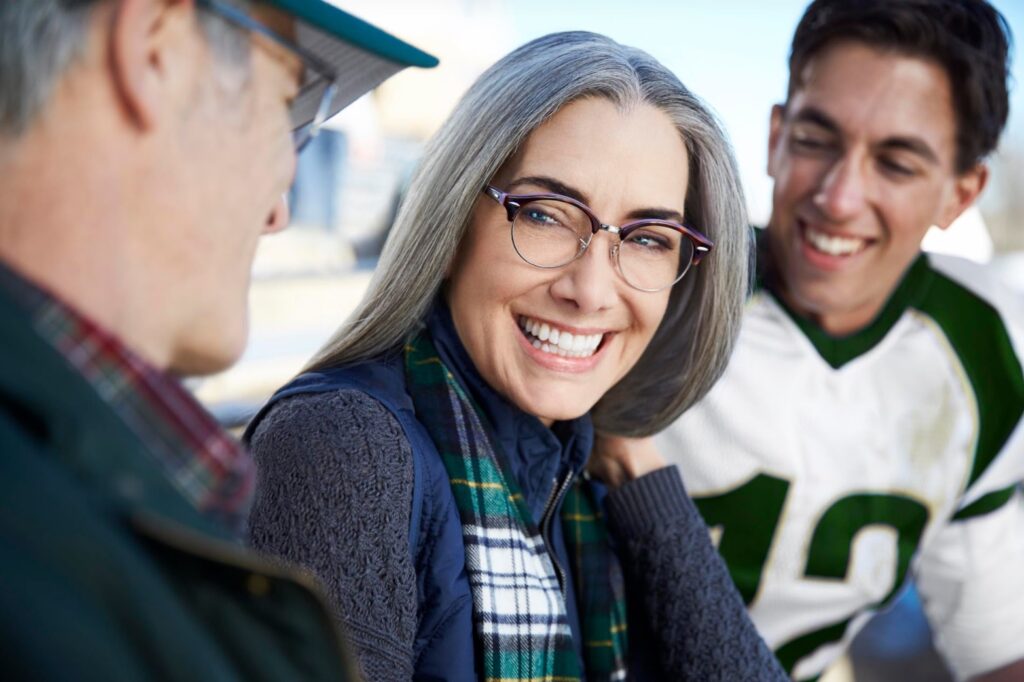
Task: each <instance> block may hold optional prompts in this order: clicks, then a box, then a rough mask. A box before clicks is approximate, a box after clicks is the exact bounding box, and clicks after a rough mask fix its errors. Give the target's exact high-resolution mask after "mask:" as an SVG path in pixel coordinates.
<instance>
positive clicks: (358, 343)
mask: <svg viewBox="0 0 1024 682" xmlns="http://www.w3.org/2000/svg"><path fill="white" fill-rule="evenodd" d="M583 97H602V98H605V99H608V100H610V101H611V102H613V103H615V104H616V105H617V106H619V107H622V108H623V109H628V108H629V107H631V106H635V105H636V104H638V103H641V102H646V103H649V104H651V105H653V106H655V107H657V108H658V109H660V110H661V111H663V112H665V113H666V114H667V115H668V116H669V118H670V119H671V120H672V121H673V122H674V123H675V125H676V127H677V128H678V130H679V134H680V135H681V136H682V138H683V139H684V141H685V143H686V147H687V151H688V153H689V157H690V158H689V164H690V179H689V187H685V188H684V187H681V188H680V191H685V192H686V202H685V206H684V210H685V215H686V218H687V221H688V222H690V223H691V224H693V225H694V226H695V227H697V229H699V230H701V231H703V232H704V233H705V234H707V235H708V236H709V237H710V238H711V239H712V240H713V241H714V242H715V248H714V250H713V251H712V253H711V254H710V256H709V257H707V258H705V259H704V261H702V262H701V264H700V265H699V266H698V267H696V268H694V269H692V270H691V271H690V272H689V273H688V274H687V275H686V277H685V278H683V280H682V281H681V282H679V283H678V284H676V285H675V286H674V287H673V289H672V292H671V295H670V298H669V304H668V309H667V311H666V313H665V317H664V319H663V320H662V321H661V324H660V326H659V327H658V330H657V331H656V332H655V335H654V337H653V338H652V340H651V343H650V344H649V345H648V347H647V349H646V351H645V352H644V354H643V355H642V356H641V358H640V360H639V361H638V362H637V364H636V365H635V366H634V367H633V368H632V370H631V371H630V372H629V373H628V374H626V376H624V377H623V378H622V380H620V381H619V382H618V383H617V384H616V385H615V386H613V387H612V388H611V389H610V390H609V391H608V392H607V393H606V394H605V395H604V397H603V398H602V399H601V400H600V401H599V402H598V403H597V405H596V406H595V407H594V409H593V410H592V412H591V414H592V416H593V419H594V424H595V427H596V428H597V429H598V430H599V431H601V432H604V433H616V434H622V435H632V436H641V435H649V434H652V433H656V432H657V431H659V430H661V429H662V428H664V427H665V426H667V425H668V424H669V423H671V422H672V421H673V420H674V419H675V418H676V417H678V416H679V415H680V414H682V412H683V411H684V410H686V409H687V408H688V407H689V406H690V405H692V404H693V403H694V402H696V401H697V400H699V399H700V398H701V397H702V396H703V395H704V394H705V393H706V392H707V391H708V390H709V389H710V388H711V386H712V385H713V384H714V382H715V381H716V380H717V379H718V377H719V376H720V375H721V373H722V371H723V370H724V368H725V364H726V362H727V360H728V358H729V354H730V352H731V349H732V345H733V341H734V339H735V336H736V333H737V331H738V327H739V322H740V315H741V313H742V308H743V303H744V299H745V296H746V292H747V281H748V277H749V269H750V257H751V256H750V253H751V250H750V230H749V227H748V223H747V218H746V209H745V203H744V198H743V191H742V189H741V187H740V182H739V178H738V174H737V170H736V164H735V160H734V159H733V155H732V149H731V147H730V145H729V142H728V141H727V139H726V136H725V134H724V132H723V130H722V128H721V127H720V125H719V124H718V122H717V121H716V120H715V117H714V116H713V115H712V114H711V112H710V111H709V110H708V108H707V107H706V106H705V105H704V104H703V103H702V102H701V101H700V100H699V99H698V98H697V97H695V96H694V95H693V94H692V93H691V92H690V91H689V90H687V88H686V87H685V86H684V85H683V84H682V83H680V82H679V79H678V78H676V77H675V76H674V75H673V74H672V73H671V72H670V71H668V69H666V68H665V67H664V66H662V65H661V64H660V63H659V62H658V61H656V60H655V59H654V58H652V57H651V56H650V55H648V54H647V53H645V52H643V51H641V50H638V49H635V48H631V47H626V46H623V45H620V44H618V43H616V42H615V41H613V40H611V39H609V38H607V37H605V36H602V35H597V34H594V33H587V32H580V31H574V32H567V33H554V34H551V35H547V36H544V37H542V38H538V39H536V40H533V41H532V42H529V43H527V44H526V45H523V46H522V47H520V48H518V49H517V50H515V51H513V52H512V53H510V54H509V55H507V56H505V57H504V58H502V59H501V60H500V61H498V62H497V63H496V64H494V66H492V67H491V68H490V69H488V70H487V71H486V72H485V73H484V74H483V75H482V76H480V78H479V79H477V81H476V82H475V83H474V84H473V85H472V87H470V89H469V90H468V91H467V92H466V94H465V95H464V96H463V98H462V99H461V101H460V102H459V103H458V105H457V106H456V107H455V110H454V111H453V112H452V114H451V115H450V116H449V118H448V119H447V121H446V122H445V123H444V125H443V126H442V127H441V129H440V130H439V131H438V132H437V133H436V134H435V135H434V137H433V138H432V139H431V141H430V142H429V144H428V145H427V147H426V149H425V151H424V153H423V159H422V161H421V162H420V165H419V167H418V169H417V171H416V173H415V175H414V176H413V179H412V181H411V183H410V186H409V189H408V193H407V195H406V197H405V200H404V202H403V204H402V207H401V209H400V210H399V212H398V215H397V217H396V218H395V222H394V225H393V226H392V229H391V233H390V235H389V236H388V239H387V242H386V243H385V245H384V250H383V252H382V254H381V257H380V261H379V263H378V265H377V269H376V272H375V273H374V276H373V278H372V280H371V282H370V285H369V290H368V291H367V293H366V296H365V297H364V298H363V300H362V302H361V303H360V304H359V306H358V307H357V308H356V310H355V312H354V313H353V314H352V316H351V317H349V319H348V320H346V322H345V323H344V324H343V325H342V327H341V328H340V329H339V330H338V331H337V332H336V333H335V334H334V336H333V337H332V338H331V339H330V340H329V341H328V342H327V344H326V345H325V346H324V347H323V348H322V349H321V350H320V351H319V352H318V353H317V355H316V356H315V357H314V358H313V360H312V361H311V362H310V364H309V366H308V367H307V370H315V369H323V368H327V367H335V366H340V365H345V364H350V363H357V362H361V361H365V360H368V359H370V358H372V357H375V356H379V355H381V354H383V353H386V352H388V351H391V350H394V349H396V348H399V347H401V345H402V344H403V343H404V342H405V341H406V339H407V338H409V337H410V336H411V335H412V334H414V333H415V332H416V331H417V330H418V329H419V328H420V326H421V324H422V321H423V319H424V317H425V316H426V314H427V312H428V311H429V309H430V307H431V305H432V303H433V301H434V299H435V297H436V296H437V295H438V292H439V291H440V288H441V286H442V284H443V281H444V279H445V273H446V271H447V270H448V268H449V265H450V264H451V262H452V259H453V257H454V255H455V253H456V251H457V249H458V248H459V244H460V243H461V241H462V237H463V235H464V234H465V231H466V229H467V227H468V225H469V224H470V218H471V212H472V210H473V206H474V203H475V202H476V201H477V198H478V197H479V196H480V193H481V190H482V188H483V187H484V185H486V184H488V182H490V181H491V179H492V178H493V177H494V176H495V174H496V173H497V172H498V170H499V169H500V168H501V167H502V166H503V165H504V164H505V162H506V161H507V160H508V159H509V158H510V157H511V156H512V155H513V154H514V153H515V151H516V150H517V149H518V148H519V146H520V145H521V144H522V143H523V141H524V140H525V139H526V137H527V136H528V135H529V134H530V133H531V132H532V131H533V130H534V129H536V128H537V127H538V126H539V125H541V124H542V123H543V122H544V121H546V120H547V119H548V118H550V117H551V116H552V115H553V114H554V113H555V112H557V111H558V110H559V109H561V108H562V107H563V106H565V105H566V104H568V103H570V102H573V101H575V100H578V99H580V98H583ZM442 203H443V205H444V207H445V210H443V211H441V210H438V206H439V205H440V204H442Z"/></svg>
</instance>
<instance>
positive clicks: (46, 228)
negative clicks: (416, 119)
mask: <svg viewBox="0 0 1024 682" xmlns="http://www.w3.org/2000/svg"><path fill="white" fill-rule="evenodd" d="M435 62H436V60H434V59H433V58H432V57H430V56H429V55H426V54H424V53H422V52H420V51H418V50H416V49H415V48H413V47H411V46H409V45H406V44H405V43H402V42H401V41H399V40H397V39H395V38H393V37H392V36H390V35H387V34H385V33H382V32H381V31H379V30H377V29H375V28H373V27H372V26H369V25H368V24H365V23H364V22H362V21H360V20H358V19H356V18H355V17H352V16H350V15H348V14H346V13H344V12H342V11H340V10H338V9H336V8H335V7H333V6H332V5H330V4H328V3H326V2H322V1H320V0H265V1H264V2H243V1H240V0H239V1H234V2H228V1H226V0H205V1H204V0H4V2H3V3H2V4H0V176H2V177H3V182H2V183H0V499H2V500H3V504H2V505H0V578H2V581H3V587H2V589H0V661H2V666H3V669H4V673H5V675H11V676H12V677H13V678H18V679H28V678H31V679H55V678H60V679H66V678H68V677H73V678H76V679H82V678H89V679H91V678H96V679H175V680H178V679H180V680H200V679H217V680H227V679H273V680H295V679H304V680H305V679H327V678H330V679H345V678H352V677H353V676H355V675H356V674H357V673H355V672H354V670H353V668H352V667H351V664H350V663H349V662H348V661H349V660H350V659H349V658H348V657H347V656H346V655H345V650H344V644H343V642H342V639H341V638H340V636H339V633H338V631H337V630H336V626H335V625H334V621H333V619H332V618H331V616H330V615H329V614H328V612H327V611H326V610H325V608H324V606H323V603H322V601H321V600H320V598H319V596H318V593H317V590H316V588H315V585H313V584H312V583H311V582H310V581H309V580H308V579H307V578H305V577H304V576H303V575H301V574H298V573H296V572H295V571H294V570H292V569H288V568H284V567H281V566H275V565H271V564H268V563H267V562H266V561H264V560H262V559H260V558H258V557H257V556H255V555H253V554H251V553H249V552H247V551H245V550H243V549H241V548H240V547H239V546H238V545H237V544H236V543H235V540H234V539H235V538H236V537H238V536H239V531H240V530H241V526H242V524H243V523H244V519H245V514H246V508H247V503H248V500H249V496H250V492H251V490H252V487H253V466H252V463H251V460H250V459H249V457H248V455H247V454H246V453H245V452H244V451H243V450H242V449H241V448H240V447H239V446H238V445H237V444H236V443H235V442H234V441H233V440H232V439H231V438H230V437H229V436H228V435H226V434H225V433H223V432H222V431H221V430H220V429H219V428H218V426H217V425H216V424H215V423H214V421H213V420H212V419H211V417H210V416H209V415H208V414H207V413H206V412H205V411H204V410H203V409H202V408H201V407H200V406H199V405H198V404H196V403H195V402H194V401H193V400H192V398H191V397H190V396H189V395H188V394H187V393H186V392H185V391H183V390H182V388H181V386H180V385H179V383H178V382H177V381H176V379H175V378H174V377H175V376H176V375H185V374H201V373H207V372H213V371H216V370H219V369H222V368H224V367H226V366H227V365H229V364H230V363H231V362H232V361H234V360H235V359H236V358H237V357H238V355H239V354H240V352H241V350H242V347H243V345H244V342H245V338H246V331H247V320H246V293H247V289H248V283H249V271H250V266H251V261H252V256H253V252H254V249H255V246H256V241H257V238H258V237H259V236H260V235H261V234H263V233H269V232H274V231H277V230H280V229H282V228H284V227H285V225H286V224H287V222H288V210H287V207H286V205H285V203H284V200H283V199H282V195H283V193H284V192H285V191H286V190H287V188H288V185H289V184H290V182H291V178H292V175H293V172H294V167H295V158H296V153H297V152H298V150H299V149H301V147H302V145H303V144H304V143H305V142H306V141H308V140H309V139H310V138H311V137H312V136H313V135H315V134H316V131H317V128H318V127H319V125H320V123H321V122H322V121H323V120H324V119H325V118H327V117H329V116H331V115H333V114H334V113H336V112H337V111H338V110H339V109H340V108H341V107H343V106H345V105H346V104H348V103H349V102H351V101H352V100H353V99H355V98H356V97H358V96H359V95H361V94H363V93H364V92H366V91H367V90H369V89H371V88H373V87H375V86H376V85H377V84H378V83H380V82H381V81H382V80H384V79H385V78H387V77H388V76H390V75H391V74H393V73H395V72H396V71H398V70H400V69H401V68H403V67H405V66H409V65H416V66H432V65H433V64H434V63H435Z"/></svg>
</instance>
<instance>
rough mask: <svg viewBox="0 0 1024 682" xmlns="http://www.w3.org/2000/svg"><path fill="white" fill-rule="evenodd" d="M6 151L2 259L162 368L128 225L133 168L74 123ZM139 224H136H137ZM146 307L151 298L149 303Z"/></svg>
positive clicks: (1, 170)
mask: <svg viewBox="0 0 1024 682" xmlns="http://www.w3.org/2000/svg"><path fill="white" fill-rule="evenodd" d="M42 125H43V126H44V127H45V131H40V130H30V131H29V132H28V133H26V135H25V136H24V137H23V138H22V139H20V140H19V141H17V142H15V143H13V144H11V143H8V142H4V143H2V144H3V146H4V149H3V151H2V152H0V175H2V176H3V178H4V182H3V183H0V259H2V260H3V261H4V263H5V264H6V265H7V266H8V267H10V268H11V269H12V270H14V271H15V272H16V273H17V274H19V275H21V276H23V277H25V278H26V279H28V280H30V281H32V282H33V283H35V284H37V285H38V286H41V287H42V288H44V289H46V290H48V291H49V292H51V293H52V294H53V295H55V296H57V297H58V298H60V299H61V300H62V301H63V302H65V303H66V304H68V305H70V306H72V307H73V308H74V309H75V310H77V311H78V312H79V313H80V314H82V315H84V316H86V317H88V318H89V319H90V320H92V321H93V322H95V323H96V324H98V325H100V326H102V327H103V328H104V329H106V330H107V331H109V332H110V333H112V334H115V335H116V336H118V337H119V338H121V340H122V341H123V342H124V343H125V344H126V345H128V346H129V347H131V348H133V349H134V350H135V351H136V352H138V353H140V354H141V355H142V356H143V357H145V358H146V359H147V360H149V361H150V362H151V363H153V364H154V365H155V366H157V367H165V366H166V365H167V361H168V357H167V354H168V353H167V350H166V349H164V348H162V347H160V344H153V343H149V342H147V339H160V338H161V336H160V331H159V330H156V329H148V328H147V324H146V323H147V320H149V319H151V318H152V315H151V314H147V311H146V309H145V305H144V304H145V301H146V297H147V296H151V295H152V294H153V293H154V292H149V291H146V290H145V289H146V287H145V286H144V283H145V282H146V281H147V279H146V277H145V272H144V268H141V266H140V264H139V262H138V261H139V259H138V258H133V254H132V253H131V250H132V245H131V242H130V240H128V239H126V238H125V237H124V235H126V234H129V233H128V232H127V231H126V230H127V229H128V228H129V227H131V224H132V215H133V198H132V191H131V178H130V173H131V169H129V168H126V167H125V166H124V165H121V164H118V163H116V162H111V161H110V156H111V155H110V150H109V149H108V150H107V152H108V155H107V156H104V155H103V150H100V149H97V148H95V147H93V148H90V147H89V145H88V144H87V143H83V137H87V136H83V135H78V132H79V131H78V130H76V126H75V121H66V122H56V121H47V122H44V123H43V124H42ZM136 227H137V226H136ZM148 300H149V301H152V300H155V299H153V298H149V299H148Z"/></svg>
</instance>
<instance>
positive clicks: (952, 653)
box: [917, 487, 1024, 680]
mask: <svg viewBox="0 0 1024 682" xmlns="http://www.w3.org/2000/svg"><path fill="white" fill-rule="evenodd" d="M917 583H918V589H919V591H920V594H921V599H922V603H923V605H924V609H925V613H926V614H927V616H928V620H929V622H930V623H931V626H932V629H933V631H934V635H935V642H936V645H937V647H938V649H939V651H940V652H941V653H942V654H943V656H944V657H945V658H946V661H947V663H948V664H949V666H950V668H951V669H952V670H953V672H954V674H955V676H956V679H958V680H964V679H968V678H970V677H972V676H974V675H978V674H980V673H983V672H987V671H990V670H994V669H996V668H999V667H1002V666H1004V665H1006V664H1008V663H1012V662H1014V661H1016V660H1018V659H1022V658H1024V601H1022V600H1024V494H1022V491H1021V489H1020V488H1019V487H1017V488H1016V489H1015V490H1014V491H1013V492H1012V494H1011V496H1010V498H1009V500H1007V501H1006V502H1005V503H1003V504H1001V505H1000V506H999V507H997V508H996V509H994V510H992V511H990V512H988V513H985V514H979V515H975V516H972V517H971V518H969V519H965V520H960V521H952V522H950V523H949V524H948V525H947V526H946V527H944V528H943V529H942V530H940V531H939V534H938V535H937V536H936V538H935V539H934V540H933V541H932V542H931V543H929V545H928V547H926V548H925V550H924V551H923V552H922V554H921V557H920V561H919V563H918V573H917Z"/></svg>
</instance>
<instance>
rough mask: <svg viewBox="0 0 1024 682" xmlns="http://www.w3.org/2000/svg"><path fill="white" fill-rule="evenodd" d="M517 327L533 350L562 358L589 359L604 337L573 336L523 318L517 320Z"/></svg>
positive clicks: (591, 335) (589, 335) (544, 323)
mask: <svg viewBox="0 0 1024 682" xmlns="http://www.w3.org/2000/svg"><path fill="white" fill-rule="evenodd" d="M519 326H520V327H521V328H522V329H523V331H525V332H526V334H527V336H528V337H529V339H530V343H531V344H532V345H533V347H534V348H537V349H538V350H541V351H543V352H545V353H551V354H552V355H559V356H561V357H563V358H586V357H590V356H591V355H593V354H594V351H595V350H597V347H598V346H599V345H601V339H602V338H603V337H604V335H603V334H573V333H572V332H567V331H564V330H561V329H558V328H557V327H552V326H551V325H549V324H548V323H547V322H540V321H539V320H534V319H531V318H529V317H525V316H524V317H520V318H519Z"/></svg>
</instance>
